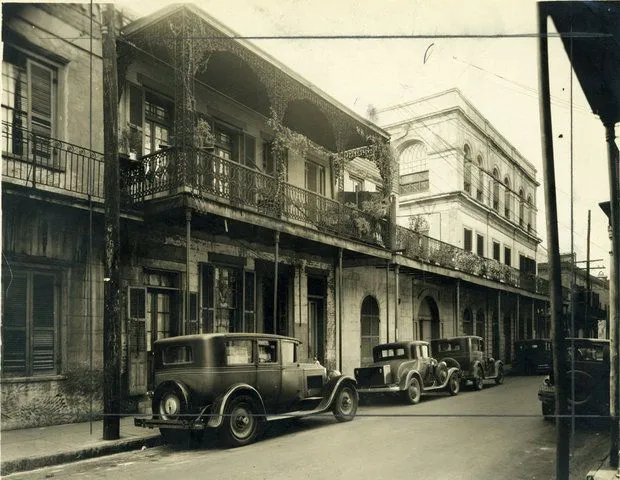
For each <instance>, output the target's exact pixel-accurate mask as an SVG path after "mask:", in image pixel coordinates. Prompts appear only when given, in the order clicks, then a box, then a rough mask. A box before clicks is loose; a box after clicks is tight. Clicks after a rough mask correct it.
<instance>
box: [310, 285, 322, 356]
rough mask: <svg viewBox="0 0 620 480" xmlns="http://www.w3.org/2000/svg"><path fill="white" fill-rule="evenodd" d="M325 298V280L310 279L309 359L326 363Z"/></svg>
mask: <svg viewBox="0 0 620 480" xmlns="http://www.w3.org/2000/svg"><path fill="white" fill-rule="evenodd" d="M325 296H326V281H325V279H324V278H318V277H308V329H309V331H308V337H309V341H308V347H309V351H308V358H316V359H317V360H318V361H319V362H321V364H324V362H325Z"/></svg>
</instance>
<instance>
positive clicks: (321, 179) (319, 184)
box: [304, 160, 325, 195]
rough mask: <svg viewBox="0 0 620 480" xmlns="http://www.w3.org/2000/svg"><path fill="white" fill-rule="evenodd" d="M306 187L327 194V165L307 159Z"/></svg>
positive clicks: (320, 193)
mask: <svg viewBox="0 0 620 480" xmlns="http://www.w3.org/2000/svg"><path fill="white" fill-rule="evenodd" d="M304 181H305V188H306V190H310V191H311V192H315V193H318V194H319V195H325V167H324V166H323V165H319V164H318V163H315V162H312V161H310V160H306V172H305V179H304Z"/></svg>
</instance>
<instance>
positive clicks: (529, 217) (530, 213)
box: [527, 195, 534, 232]
mask: <svg viewBox="0 0 620 480" xmlns="http://www.w3.org/2000/svg"><path fill="white" fill-rule="evenodd" d="M533 211H534V206H533V205H532V196H531V195H528V196H527V231H528V232H529V231H530V230H531V229H532V228H533V227H534V225H532V224H533V223H534V215H533V213H534V212H533Z"/></svg>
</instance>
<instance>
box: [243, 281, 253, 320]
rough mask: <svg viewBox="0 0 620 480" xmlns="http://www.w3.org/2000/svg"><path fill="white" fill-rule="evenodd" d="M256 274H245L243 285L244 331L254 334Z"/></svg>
mask: <svg viewBox="0 0 620 480" xmlns="http://www.w3.org/2000/svg"><path fill="white" fill-rule="evenodd" d="M254 297H255V291H254V272H245V275H244V285H243V304H244V305H243V321H244V331H245V332H254V331H255V327H256V326H255V323H254V303H255V302H254Z"/></svg>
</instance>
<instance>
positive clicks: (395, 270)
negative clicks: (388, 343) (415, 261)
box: [394, 264, 400, 342]
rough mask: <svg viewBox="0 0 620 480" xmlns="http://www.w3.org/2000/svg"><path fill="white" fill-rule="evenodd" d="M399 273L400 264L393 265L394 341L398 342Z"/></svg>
mask: <svg viewBox="0 0 620 480" xmlns="http://www.w3.org/2000/svg"><path fill="white" fill-rule="evenodd" d="M399 275H400V265H398V264H396V265H394V279H395V281H396V286H395V291H396V292H395V293H394V297H395V298H394V341H395V342H398V314H399V312H398V310H399V305H398V299H399V298H400V285H399V282H398V280H399V279H398V276H399Z"/></svg>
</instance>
